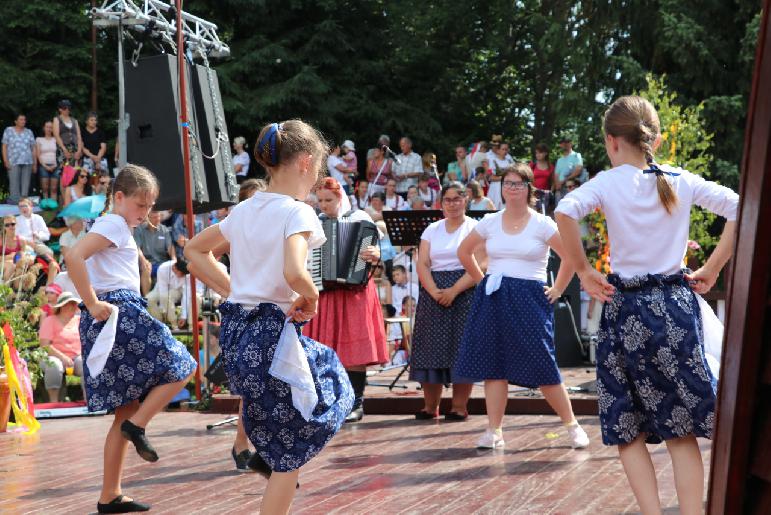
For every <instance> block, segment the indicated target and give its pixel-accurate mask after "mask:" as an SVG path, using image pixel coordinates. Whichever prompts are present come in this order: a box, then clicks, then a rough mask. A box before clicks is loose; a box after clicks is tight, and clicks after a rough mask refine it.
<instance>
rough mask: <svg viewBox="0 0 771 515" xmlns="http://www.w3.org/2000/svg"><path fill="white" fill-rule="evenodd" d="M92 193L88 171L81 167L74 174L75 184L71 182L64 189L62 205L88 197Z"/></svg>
mask: <svg viewBox="0 0 771 515" xmlns="http://www.w3.org/2000/svg"><path fill="white" fill-rule="evenodd" d="M92 194H93V190H92V189H91V181H90V179H89V175H88V172H87V171H86V170H85V169H84V168H81V169H79V170H78V173H77V175H75V184H72V185H70V186H68V187H67V188H65V190H64V206H65V207H66V206H68V205H70V204H72V203H73V202H75V201H76V200H78V199H79V198H83V197H88V196H90V195H92Z"/></svg>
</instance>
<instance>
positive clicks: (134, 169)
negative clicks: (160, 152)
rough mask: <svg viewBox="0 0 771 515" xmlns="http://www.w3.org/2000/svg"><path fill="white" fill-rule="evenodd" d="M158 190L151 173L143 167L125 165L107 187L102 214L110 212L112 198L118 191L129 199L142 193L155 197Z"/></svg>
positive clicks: (155, 180) (156, 180)
mask: <svg viewBox="0 0 771 515" xmlns="http://www.w3.org/2000/svg"><path fill="white" fill-rule="evenodd" d="M159 190H160V186H159V185H158V179H156V178H155V175H153V172H151V171H150V170H148V169H147V168H145V167H144V166H140V165H135V164H127V165H126V166H124V167H123V168H122V169H121V171H120V172H118V176H117V177H115V179H113V180H112V181H111V182H110V184H108V185H107V191H106V192H105V197H106V198H105V201H104V210H103V211H102V214H103V215H104V214H105V213H108V212H109V211H110V208H111V207H112V201H113V197H114V196H115V193H116V192H118V191H120V192H122V193H123V194H124V195H126V196H127V197H131V196H132V195H136V194H137V193H143V192H144V193H152V194H155V195H157V194H158V191H159Z"/></svg>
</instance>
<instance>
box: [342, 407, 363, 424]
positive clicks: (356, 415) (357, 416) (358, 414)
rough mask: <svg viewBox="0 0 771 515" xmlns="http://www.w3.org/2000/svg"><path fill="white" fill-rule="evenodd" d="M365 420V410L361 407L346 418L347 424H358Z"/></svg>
mask: <svg viewBox="0 0 771 515" xmlns="http://www.w3.org/2000/svg"><path fill="white" fill-rule="evenodd" d="M363 418H364V408H361V407H359V408H356V409H354V410H351V412H350V413H348V416H347V417H345V421H346V423H350V422H358V421H360V420H361V419H363Z"/></svg>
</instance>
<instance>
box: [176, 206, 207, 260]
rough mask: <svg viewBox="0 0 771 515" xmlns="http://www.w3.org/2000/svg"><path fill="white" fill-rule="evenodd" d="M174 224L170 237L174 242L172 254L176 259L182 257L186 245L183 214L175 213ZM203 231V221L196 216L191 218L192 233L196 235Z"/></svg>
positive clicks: (185, 223)
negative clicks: (174, 254)
mask: <svg viewBox="0 0 771 515" xmlns="http://www.w3.org/2000/svg"><path fill="white" fill-rule="evenodd" d="M173 216H174V222H173V223H172V225H171V237H172V240H173V242H174V252H176V255H177V256H178V257H180V258H181V257H182V256H183V255H184V254H183V250H184V248H185V245H186V244H187V239H188V238H187V221H186V218H187V217H186V216H185V214H184V213H175V214H174V215H173ZM201 231H203V220H201V218H200V217H199V216H198V215H195V216H194V217H193V232H194V233H195V234H198V233H199V232H201Z"/></svg>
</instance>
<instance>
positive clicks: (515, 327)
mask: <svg viewBox="0 0 771 515" xmlns="http://www.w3.org/2000/svg"><path fill="white" fill-rule="evenodd" d="M500 183H501V193H502V195H503V202H504V206H505V209H503V210H502V211H499V212H497V213H491V214H488V215H485V217H484V218H483V219H482V220H481V221H480V222H479V223H478V224H477V225H476V227H475V228H474V230H473V231H471V233H470V234H469V235H468V237H466V239H465V240H463V243H461V245H460V247H459V248H458V258H459V259H460V262H461V263H463V266H464V268H465V269H466V271H467V272H468V273H469V275H470V276H471V277H472V278H473V279H474V281H475V282H477V283H478V284H479V286H478V287H477V289H476V291H475V292H474V301H473V304H472V306H471V309H470V312H469V317H468V322H467V324H466V329H465V332H464V334H463V339H462V341H461V344H460V350H459V352H458V359H457V362H456V365H455V370H454V372H455V374H456V375H458V376H461V377H468V378H470V379H473V380H474V381H475V382H476V381H484V383H485V402H486V405H487V419H488V428H487V430H486V431H485V432H484V434H483V435H482V436H481V437H480V438H479V439H478V440H477V447H478V448H483V449H495V448H498V447H502V446H503V445H504V442H503V432H502V429H501V423H502V421H503V414H504V411H505V409H506V400H507V396H508V386H509V383H511V384H516V385H519V386H524V387H526V388H539V389H540V390H541V393H542V394H543V396H544V397H545V398H546V401H547V402H548V403H549V405H550V406H551V407H552V408H553V409H554V410H555V411H556V412H557V415H559V417H560V419H561V420H562V423H563V424H564V425H565V427H566V429H567V432H568V434H569V435H570V440H571V445H572V447H573V448H583V447H586V446H587V445H589V438H588V437H587V436H586V433H585V432H584V430H583V429H582V428H581V426H580V425H578V422H577V421H576V419H575V416H574V415H573V408H572V407H571V405H570V399H569V398H568V393H567V390H566V389H565V385H564V384H563V383H562V376H561V375H560V372H559V368H557V361H556V359H555V357H554V308H553V306H552V304H553V303H554V302H555V301H556V300H557V299H558V298H559V297H560V295H562V292H563V291H564V289H565V287H566V286H567V284H568V282H569V281H570V278H571V277H572V276H573V269H572V268H571V267H570V266H568V265H567V264H565V262H564V261H563V264H562V266H560V270H559V273H558V274H557V278H556V280H555V281H554V285H553V286H551V287H549V286H547V285H546V266H547V263H548V261H549V249H550V248H551V249H554V251H555V252H556V253H557V254H558V255H560V256H561V255H562V253H563V248H562V240H561V239H560V235H559V233H558V232H557V225H556V224H555V223H554V220H552V219H551V218H549V217H547V216H545V215H542V214H540V213H538V212H537V211H535V210H534V209H533V208H532V206H533V205H534V204H535V188H534V187H533V171H532V170H531V169H530V167H529V166H528V165H526V164H524V163H517V164H515V165H514V166H512V167H511V168H509V169H508V170H507V171H506V172H505V173H504V175H503V176H502V177H501V181H500ZM480 244H483V245H484V247H485V250H486V251H487V255H488V268H487V275H484V274H483V273H482V270H481V269H480V267H479V264H478V263H477V261H476V260H475V259H474V258H473V252H474V250H475V249H476V248H477V246H479V245H480Z"/></svg>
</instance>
